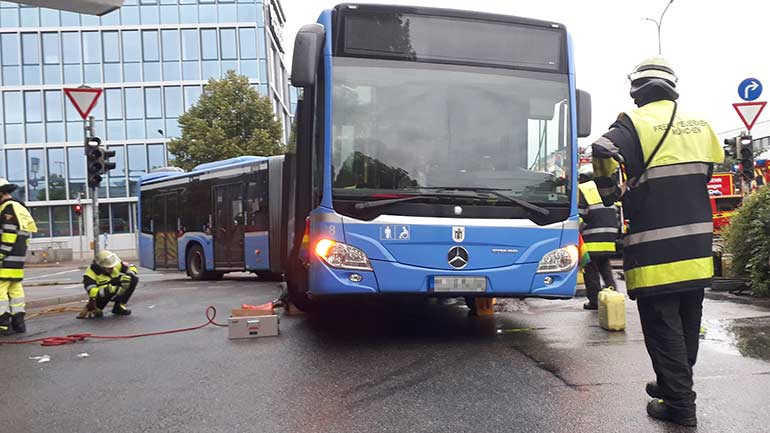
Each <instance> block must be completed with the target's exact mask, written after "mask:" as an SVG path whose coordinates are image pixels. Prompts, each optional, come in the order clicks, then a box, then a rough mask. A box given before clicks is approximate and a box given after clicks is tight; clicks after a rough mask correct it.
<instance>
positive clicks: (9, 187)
mask: <svg viewBox="0 0 770 433" xmlns="http://www.w3.org/2000/svg"><path fill="white" fill-rule="evenodd" d="M18 187H19V186H18V185H16V184H15V183H10V182H8V179H6V178H4V177H0V192H5V193H8V194H10V193H12V192H13V191H15V190H16V188H18Z"/></svg>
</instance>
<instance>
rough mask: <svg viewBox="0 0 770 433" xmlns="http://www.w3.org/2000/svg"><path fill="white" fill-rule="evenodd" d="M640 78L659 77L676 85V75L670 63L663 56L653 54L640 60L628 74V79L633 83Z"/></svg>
mask: <svg viewBox="0 0 770 433" xmlns="http://www.w3.org/2000/svg"><path fill="white" fill-rule="evenodd" d="M641 78H661V79H664V80H666V81H668V82H670V83H671V84H673V85H676V82H677V77H676V74H675V73H674V68H673V67H671V63H669V62H668V60H666V59H664V58H663V57H659V56H653V57H648V58H646V59H644V60H642V62H641V63H639V64H638V65H636V67H635V68H634V70H633V71H631V73H630V74H628V79H629V80H631V82H632V83H633V82H634V81H636V80H639V79H641Z"/></svg>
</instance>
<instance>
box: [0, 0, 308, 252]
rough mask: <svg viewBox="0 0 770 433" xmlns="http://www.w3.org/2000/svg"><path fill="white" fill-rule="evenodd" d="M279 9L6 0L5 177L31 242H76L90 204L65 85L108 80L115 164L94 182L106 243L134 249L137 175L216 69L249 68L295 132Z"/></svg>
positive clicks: (251, 2)
mask: <svg viewBox="0 0 770 433" xmlns="http://www.w3.org/2000/svg"><path fill="white" fill-rule="evenodd" d="M284 19H285V18H284V15H283V11H282V9H281V5H280V3H279V2H278V0H264V1H263V0H126V1H125V5H124V6H123V7H122V8H121V9H119V10H116V11H114V12H112V13H110V14H107V15H105V16H102V17H96V16H90V15H81V14H76V13H71V12H60V11H55V10H50V9H41V8H34V7H26V6H19V5H18V4H16V3H8V2H0V91H1V93H2V95H1V96H2V98H1V99H2V110H0V125H1V126H2V127H1V128H0V176H2V177H6V178H7V179H8V180H9V181H11V182H13V183H16V184H18V185H19V186H20V188H19V190H18V193H17V195H18V198H20V199H23V200H25V201H26V202H27V204H28V206H30V207H31V209H32V213H33V216H34V217H35V219H36V221H37V223H38V227H39V229H40V232H39V233H38V234H37V235H36V236H35V238H36V239H34V240H33V241H34V242H37V243H42V242H45V241H48V242H49V243H51V242H61V243H68V244H69V245H68V246H70V247H72V248H73V249H75V250H77V249H78V248H79V245H78V242H77V239H78V235H79V234H80V231H81V229H80V227H79V225H80V224H79V222H78V217H77V216H76V215H75V214H74V211H73V205H74V204H76V203H77V200H78V197H81V200H82V202H83V205H84V207H85V208H87V204H88V203H89V201H88V194H89V192H88V191H87V187H86V168H85V157H84V154H83V122H82V120H81V119H80V116H79V115H78V113H77V112H76V110H75V109H74V107H73V106H72V104H71V103H70V102H69V101H68V100H67V98H66V97H65V96H64V94H63V92H62V88H63V87H77V86H79V85H81V84H85V85H88V86H91V87H101V88H103V89H104V93H103V94H102V97H101V98H100V100H99V102H98V104H97V105H96V106H95V108H94V110H93V111H92V113H91V114H92V115H93V116H94V117H95V118H96V134H97V135H98V136H99V137H101V138H102V143H103V144H106V145H107V146H108V148H110V149H112V150H115V151H116V157H115V159H114V160H115V162H116V163H117V168H116V169H115V170H112V171H111V172H110V173H109V176H106V177H105V180H104V181H103V183H102V188H100V191H99V197H100V203H101V205H100V213H101V218H100V220H101V221H100V227H101V229H100V231H101V232H102V233H109V234H110V236H108V238H109V242H108V246H109V247H110V248H112V249H117V250H132V249H133V248H134V239H135V238H134V236H133V233H134V230H135V224H136V192H137V180H138V178H139V176H140V175H141V174H143V173H145V172H147V171H149V170H151V169H153V168H157V167H162V166H166V165H169V161H168V160H169V158H171V156H170V155H169V154H168V152H167V150H166V142H167V141H168V139H170V138H173V137H176V136H179V135H180V131H179V126H178V124H177V119H178V117H179V116H180V115H181V114H182V113H183V112H184V111H185V110H186V109H187V108H188V107H190V106H191V105H192V104H194V103H195V102H196V101H197V99H198V97H199V96H200V94H201V92H202V90H203V85H204V84H205V83H206V82H207V81H208V79H209V78H210V77H220V76H222V75H224V74H225V73H226V72H227V71H228V70H235V71H237V72H238V73H240V74H243V75H245V76H247V77H248V78H249V80H250V81H251V83H252V84H253V86H254V88H255V89H257V90H258V91H259V92H260V93H261V94H262V95H266V96H268V97H269V98H270V99H271V100H272V101H273V107H274V111H275V115H276V118H277V119H278V120H279V121H281V123H282V124H283V126H284V133H285V134H284V135H285V139H288V137H289V130H290V126H289V125H290V121H291V113H292V112H293V100H294V99H295V98H294V96H295V93H294V90H293V88H291V89H290V86H289V85H288V74H287V72H286V68H285V65H284V62H283V47H282V44H283V41H282V37H281V30H282V27H283V23H284ZM86 210H87V212H86V214H84V217H88V216H89V214H90V209H86ZM85 221H88V220H87V219H86V220H85ZM88 225H89V224H85V226H88Z"/></svg>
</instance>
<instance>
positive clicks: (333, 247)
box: [315, 239, 372, 271]
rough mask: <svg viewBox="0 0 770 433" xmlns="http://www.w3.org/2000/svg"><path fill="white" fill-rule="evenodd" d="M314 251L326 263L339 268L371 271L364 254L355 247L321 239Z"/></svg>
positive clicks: (370, 265)
mask: <svg viewBox="0 0 770 433" xmlns="http://www.w3.org/2000/svg"><path fill="white" fill-rule="evenodd" d="M315 253H316V255H317V256H318V257H320V258H321V260H323V261H324V262H326V264H327V265H329V266H331V267H333V268H340V269H355V270H359V271H371V270H372V264H371V263H369V258H368V257H366V254H365V253H364V252H363V251H361V250H359V249H358V248H356V247H352V246H350V245H347V244H343V243H340V242H336V241H333V240H331V239H321V240H320V241H318V243H317V244H316V246H315Z"/></svg>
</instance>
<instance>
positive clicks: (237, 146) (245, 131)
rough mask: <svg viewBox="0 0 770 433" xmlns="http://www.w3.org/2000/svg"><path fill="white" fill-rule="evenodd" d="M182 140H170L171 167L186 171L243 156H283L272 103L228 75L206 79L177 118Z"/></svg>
mask: <svg viewBox="0 0 770 433" xmlns="http://www.w3.org/2000/svg"><path fill="white" fill-rule="evenodd" d="M179 126H180V127H181V129H182V136H181V137H179V138H174V139H173V140H171V141H169V143H168V149H169V151H170V152H171V153H172V154H173V155H174V157H175V158H174V160H173V162H172V163H173V164H174V165H175V166H177V167H181V168H183V169H185V170H190V169H192V168H193V167H195V166H196V165H198V164H202V163H206V162H212V161H219V160H222V159H227V158H233V157H236V156H243V155H259V156H270V155H276V154H280V153H283V151H284V147H283V145H282V144H281V136H282V135H283V131H282V128H281V123H280V122H279V121H277V120H276V119H275V118H274V115H273V104H272V103H271V102H270V99H269V98H267V97H264V96H261V95H260V94H259V93H258V92H257V91H256V90H255V89H254V88H253V87H251V85H250V84H249V80H248V79H247V78H246V77H244V76H242V75H238V74H236V73H235V72H233V71H228V72H227V75H226V76H225V77H224V78H222V79H221V80H216V79H213V78H212V79H210V80H209V82H208V84H207V85H206V88H205V90H204V92H203V94H202V95H201V97H200V99H199V100H198V102H197V103H196V104H195V105H193V106H192V107H190V109H188V110H187V111H186V112H185V113H184V114H182V116H180V117H179Z"/></svg>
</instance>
